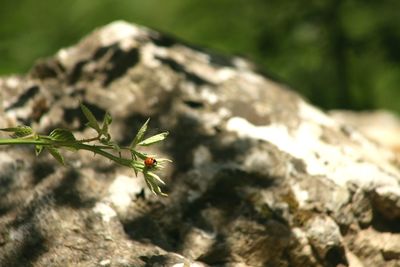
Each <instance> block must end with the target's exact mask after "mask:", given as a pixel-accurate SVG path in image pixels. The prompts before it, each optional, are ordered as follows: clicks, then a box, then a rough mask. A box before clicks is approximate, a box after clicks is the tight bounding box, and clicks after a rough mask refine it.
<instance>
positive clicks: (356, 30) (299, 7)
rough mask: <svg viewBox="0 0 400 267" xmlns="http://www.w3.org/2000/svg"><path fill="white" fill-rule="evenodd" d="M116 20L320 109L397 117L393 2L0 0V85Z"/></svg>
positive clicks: (398, 42)
mask: <svg viewBox="0 0 400 267" xmlns="http://www.w3.org/2000/svg"><path fill="white" fill-rule="evenodd" d="M119 19H123V20H127V21H130V22H135V23H139V24H142V25H145V26H148V27H151V28H155V29H157V30H160V31H162V32H166V33H169V34H172V35H174V36H176V37H178V38H179V39H182V40H185V41H188V42H191V43H194V44H197V45H201V46H205V47H208V48H210V49H213V50H216V51H218V52H221V53H225V54H236V55H241V56H244V57H246V58H249V59H250V60H252V61H254V62H256V63H257V64H258V66H259V67H260V69H261V70H262V71H265V72H266V73H272V74H273V76H274V77H277V78H278V79H279V80H281V81H284V82H286V83H287V84H289V85H290V86H291V87H292V88H294V89H296V90H298V91H300V92H301V93H302V94H303V95H304V96H306V97H307V98H308V99H309V100H310V101H311V102H313V103H315V104H317V105H319V106H320V107H323V108H325V109H332V108H346V109H356V110H362V109H377V108H386V109H391V110H394V111H396V112H398V113H400V105H399V103H400V90H399V88H398V87H399V84H400V1H398V0H383V1H372V0H363V1H361V0H348V1H343V0H307V1H306V0H298V1H292V0H280V1H272V0H270V1H268V0H236V1H232V0H201V1H200V0H191V1H184V0H168V1H156V0H141V1H139V0H96V1H83V0H68V1H65V0H64V1H54V0H39V1H32V0H17V1H10V0H0V75H5V74H11V73H24V72H26V71H27V70H28V69H29V68H30V67H31V66H32V64H33V63H34V61H35V60H36V59H38V58H40V57H47V56H51V55H52V54H54V53H55V52H56V51H57V50H58V49H60V48H61V47H65V46H69V45H72V44H74V43H75V42H77V41H78V40H79V39H80V38H82V37H83V36H85V35H86V34H88V33H89V32H90V31H92V30H93V29H94V28H95V27H98V26H101V25H104V24H106V23H109V22H111V21H114V20H119Z"/></svg>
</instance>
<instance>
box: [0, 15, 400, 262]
mask: <svg viewBox="0 0 400 267" xmlns="http://www.w3.org/2000/svg"><path fill="white" fill-rule="evenodd" d="M0 89H1V97H2V101H1V104H2V109H1V110H0V112H1V113H2V116H1V119H0V127H8V126H13V125H16V124H21V123H24V124H30V125H32V126H33V127H34V128H35V129H37V130H38V131H43V132H47V131H49V130H50V129H53V128H55V127H65V128H69V129H72V130H74V134H75V135H77V136H90V134H91V131H90V129H86V128H85V127H84V123H85V121H84V118H83V117H82V114H81V113H80V111H79V101H82V102H83V103H85V104H86V105H87V106H89V107H90V108H91V109H92V110H93V111H94V113H95V115H96V116H98V118H101V117H102V115H103V114H104V113H105V111H106V110H107V111H110V113H111V114H112V116H113V118H114V121H113V124H112V127H111V133H112V135H113V136H114V137H116V139H117V140H118V141H119V142H120V143H122V144H127V143H129V141H130V140H131V139H132V138H133V136H134V134H135V133H136V131H137V129H138V128H139V127H140V125H141V124H142V123H143V122H144V120H145V119H146V118H147V117H151V118H152V120H151V124H150V127H151V128H153V129H158V130H169V131H170V132H171V136H170V137H169V139H168V140H167V141H166V142H165V143H164V144H163V145H162V146H159V147H157V148H155V150H153V151H152V153H157V154H159V155H162V156H166V157H169V158H172V159H173V160H174V163H173V164H171V165H170V166H169V168H168V169H167V170H166V171H165V172H164V173H162V176H163V177H164V178H165V180H166V182H167V188H166V190H167V191H168V192H169V195H170V196H169V197H168V198H161V197H156V196H154V195H152V194H151V192H150V191H149V190H148V189H147V188H146V187H145V183H144V182H143V179H142V177H138V178H135V177H134V174H133V171H131V170H129V169H126V168H123V167H119V166H115V165H114V164H112V163H111V162H109V161H107V160H105V159H103V158H101V157H99V156H96V157H93V155H91V154H90V153H86V152H79V153H72V152H68V151H66V152H65V154H66V158H67V162H68V165H67V166H66V167H60V166H59V165H57V163H56V162H54V160H52V159H50V157H49V155H41V156H40V157H38V158H35V155H34V152H33V151H32V148H29V147H2V148H1V150H0V170H1V171H0V185H1V187H0V266H176V267H178V266H282V267H285V266H287V267H289V266H291V267H295V266H302V267H303V266H353V267H354V266H357V267H358V266H399V265H400V256H399V255H400V247H399V244H400V234H399V232H400V224H399V223H398V220H399V217H400V204H399V203H400V187H399V181H400V172H399V168H398V166H399V165H398V164H397V163H396V156H395V154H394V153H393V152H392V151H389V150H386V149H385V148H382V147H379V146H377V145H376V144H374V143H372V142H370V141H369V140H368V139H367V138H365V137H364V136H363V135H362V134H361V133H360V132H358V131H357V130H354V129H353V128H351V127H348V126H347V125H345V124H343V123H341V122H339V121H338V120H335V119H333V118H332V117H330V116H328V115H327V114H325V113H323V112H322V111H320V110H319V109H317V108H315V107H313V106H311V105H310V104H308V103H307V102H305V101H304V100H303V99H302V98H301V97H299V96H298V95H297V94H296V93H294V92H292V91H290V90H289V89H287V88H286V87H285V86H284V85H283V84H280V83H277V82H275V81H273V80H271V79H269V78H268V77H265V76H262V75H261V74H259V73H257V72H256V71H255V70H254V69H253V67H252V65H251V64H250V63H249V62H247V61H245V60H243V59H240V58H233V57H232V58H229V57H223V56H220V55H216V54H213V53H211V52H208V51H204V50H201V49H199V48H196V47H192V46H189V45H186V44H182V43H180V42H178V41H176V40H174V39H172V38H169V37H167V36H164V35H161V34H159V33H157V32H154V31H151V30H149V29H146V28H143V27H139V26H135V25H131V24H127V23H124V22H116V23H112V24H110V25H108V26H105V27H104V28H101V29H99V30H97V31H95V32H94V33H92V34H90V35H89V36H88V37H87V38H85V39H83V40H82V41H81V42H80V43H78V44H77V45H75V46H73V47H71V48H67V49H62V50H60V51H59V52H58V53H57V55H56V56H54V57H53V58H51V59H47V60H42V61H40V62H38V63H37V64H36V65H35V66H34V67H33V68H32V70H31V71H30V72H29V73H28V74H27V75H26V76H20V77H18V76H15V77H4V78H2V79H0Z"/></svg>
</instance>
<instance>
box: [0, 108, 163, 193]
mask: <svg viewBox="0 0 400 267" xmlns="http://www.w3.org/2000/svg"><path fill="white" fill-rule="evenodd" d="M81 109H82V112H83V113H84V114H85V117H86V118H87V120H88V123H87V124H86V126H88V127H90V128H92V129H93V130H95V132H96V133H97V135H96V136H94V137H91V138H87V139H83V140H77V139H76V138H75V136H74V135H73V134H72V132H70V131H69V130H67V129H54V130H53V131H52V132H51V133H50V134H49V135H40V134H37V133H35V132H34V131H33V129H32V128H31V127H29V126H25V125H20V126H17V127H12V128H3V129H0V131H6V132H11V133H12V138H11V139H0V145H34V146H35V151H36V155H37V156H38V155H39V154H40V153H41V152H42V151H43V150H44V149H45V150H47V151H48V152H49V153H50V154H51V155H52V156H53V157H54V158H55V159H56V160H57V161H58V162H60V163H61V164H63V165H64V157H63V156H62V155H61V153H60V151H59V150H60V148H66V149H70V150H74V151H76V150H87V151H90V152H93V153H94V154H99V155H101V156H103V157H106V158H108V159H109V160H112V161H114V162H115V163H117V164H119V165H122V166H126V167H129V168H131V169H133V171H134V172H135V174H136V175H137V174H138V172H141V173H143V176H144V179H145V181H146V184H147V186H148V187H149V189H150V190H151V191H152V192H153V193H154V194H156V195H161V196H166V194H165V193H163V192H162V191H161V188H160V185H165V183H164V181H163V180H161V178H160V177H159V176H158V175H157V174H155V173H154V172H153V171H156V170H160V169H162V168H163V164H164V163H165V162H170V160H168V159H160V158H157V160H155V159H154V158H152V157H150V156H148V155H146V154H145V153H142V152H139V151H138V150H137V146H150V145H153V144H155V143H158V142H160V141H162V140H164V139H165V138H166V136H167V135H168V132H163V133H160V134H157V135H154V136H151V137H149V138H146V139H144V135H145V133H146V131H147V125H148V122H149V120H147V121H146V122H145V123H144V124H143V126H142V127H141V128H140V130H139V131H138V133H137V134H136V136H135V138H134V139H133V140H132V142H131V144H130V145H129V147H120V146H119V145H118V144H117V143H115V142H114V141H112V139H111V135H110V134H109V132H108V127H109V125H110V124H111V122H112V118H111V116H110V115H109V114H108V113H106V115H105V116H104V120H103V123H102V125H99V123H98V122H97V120H96V118H95V117H94V115H93V114H92V112H91V111H90V110H89V109H88V108H87V107H86V106H84V105H82V104H81ZM123 150H126V151H128V152H129V154H130V157H129V158H125V157H123V156H122V153H121V152H122V151H123ZM148 159H150V162H151V164H146V162H147V161H148ZM153 163H156V164H153Z"/></svg>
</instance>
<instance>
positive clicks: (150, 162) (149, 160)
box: [144, 157, 157, 168]
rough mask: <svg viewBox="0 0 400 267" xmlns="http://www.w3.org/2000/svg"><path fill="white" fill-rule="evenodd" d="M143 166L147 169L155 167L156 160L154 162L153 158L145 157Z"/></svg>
mask: <svg viewBox="0 0 400 267" xmlns="http://www.w3.org/2000/svg"><path fill="white" fill-rule="evenodd" d="M144 165H145V166H146V167H148V168H151V167H154V166H156V165H157V160H156V159H155V158H152V157H147V158H146V159H145V160H144Z"/></svg>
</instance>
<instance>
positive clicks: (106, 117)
mask: <svg viewBox="0 0 400 267" xmlns="http://www.w3.org/2000/svg"><path fill="white" fill-rule="evenodd" d="M111 122H112V118H111V115H110V113H108V112H107V113H106V114H105V115H104V119H103V125H102V127H101V132H102V134H103V135H105V136H110V135H109V134H108V126H109V125H110V124H111Z"/></svg>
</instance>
